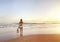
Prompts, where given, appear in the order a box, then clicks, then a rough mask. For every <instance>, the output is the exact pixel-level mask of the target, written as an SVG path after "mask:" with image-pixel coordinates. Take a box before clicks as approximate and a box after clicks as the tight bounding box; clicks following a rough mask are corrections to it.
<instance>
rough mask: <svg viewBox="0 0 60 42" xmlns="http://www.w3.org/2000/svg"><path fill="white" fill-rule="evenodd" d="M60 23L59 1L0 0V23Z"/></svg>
mask: <svg viewBox="0 0 60 42" xmlns="http://www.w3.org/2000/svg"><path fill="white" fill-rule="evenodd" d="M21 18H22V19H23V21H24V22H42V21H57V20H58V21H60V1H59V0H0V22H19V20H20V19H21Z"/></svg>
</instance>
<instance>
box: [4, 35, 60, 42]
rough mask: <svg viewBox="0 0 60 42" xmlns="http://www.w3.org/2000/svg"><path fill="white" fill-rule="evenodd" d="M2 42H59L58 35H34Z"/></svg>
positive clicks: (59, 36)
mask: <svg viewBox="0 0 60 42" xmlns="http://www.w3.org/2000/svg"><path fill="white" fill-rule="evenodd" d="M4 42H60V34H35V35H29V36H22V37H18V38H15V39H10V40H7V41H4Z"/></svg>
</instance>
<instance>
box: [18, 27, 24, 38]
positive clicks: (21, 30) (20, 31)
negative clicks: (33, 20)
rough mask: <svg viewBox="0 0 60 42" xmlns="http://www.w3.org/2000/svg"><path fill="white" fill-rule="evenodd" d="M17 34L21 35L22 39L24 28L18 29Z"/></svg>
mask: <svg viewBox="0 0 60 42" xmlns="http://www.w3.org/2000/svg"><path fill="white" fill-rule="evenodd" d="M17 33H20V37H22V36H23V27H18V28H17Z"/></svg>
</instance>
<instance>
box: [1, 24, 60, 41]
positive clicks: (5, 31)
mask: <svg viewBox="0 0 60 42" xmlns="http://www.w3.org/2000/svg"><path fill="white" fill-rule="evenodd" d="M17 28H18V24H14V23H12V24H0V40H8V39H12V38H17V37H20V32H19V33H17ZM33 34H60V24H47V23H46V24H32V23H30V24H29V23H28V24H24V25H23V36H27V35H33Z"/></svg>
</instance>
